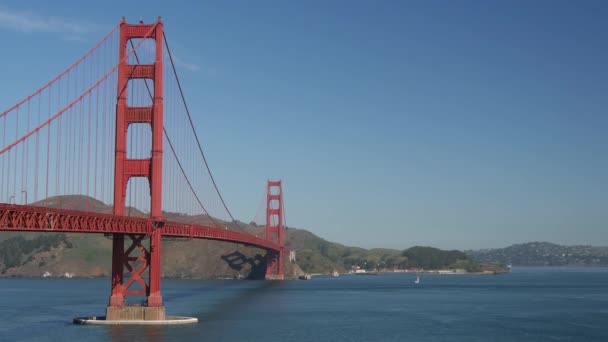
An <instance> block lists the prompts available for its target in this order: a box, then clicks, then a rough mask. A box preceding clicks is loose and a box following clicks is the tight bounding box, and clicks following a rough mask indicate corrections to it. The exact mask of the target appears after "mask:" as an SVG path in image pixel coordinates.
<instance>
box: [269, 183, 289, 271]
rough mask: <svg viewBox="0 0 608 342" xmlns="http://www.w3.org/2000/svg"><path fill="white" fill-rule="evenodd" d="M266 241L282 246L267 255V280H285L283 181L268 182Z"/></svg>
mask: <svg viewBox="0 0 608 342" xmlns="http://www.w3.org/2000/svg"><path fill="white" fill-rule="evenodd" d="M266 240H269V241H273V242H276V243H278V244H279V246H281V250H280V251H278V252H276V251H271V250H269V251H268V252H267V254H266V279H280V280H282V279H284V275H283V254H284V252H285V249H284V247H283V246H284V243H283V187H282V185H281V181H276V182H273V181H268V185H267V188H266Z"/></svg>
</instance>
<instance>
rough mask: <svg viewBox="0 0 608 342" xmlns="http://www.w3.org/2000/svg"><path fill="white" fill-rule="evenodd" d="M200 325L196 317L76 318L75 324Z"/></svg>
mask: <svg viewBox="0 0 608 342" xmlns="http://www.w3.org/2000/svg"><path fill="white" fill-rule="evenodd" d="M194 323H198V318H195V317H180V316H167V317H165V319H163V320H149V321H146V320H107V319H106V317H79V318H74V324H82V325H180V324H194Z"/></svg>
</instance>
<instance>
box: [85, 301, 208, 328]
mask: <svg viewBox="0 0 608 342" xmlns="http://www.w3.org/2000/svg"><path fill="white" fill-rule="evenodd" d="M197 322H198V319H197V318H194V317H180V316H166V315H165V307H164V306H143V305H124V306H108V307H107V309H106V315H105V316H102V317H79V318H74V324H84V325H175V324H193V323H197Z"/></svg>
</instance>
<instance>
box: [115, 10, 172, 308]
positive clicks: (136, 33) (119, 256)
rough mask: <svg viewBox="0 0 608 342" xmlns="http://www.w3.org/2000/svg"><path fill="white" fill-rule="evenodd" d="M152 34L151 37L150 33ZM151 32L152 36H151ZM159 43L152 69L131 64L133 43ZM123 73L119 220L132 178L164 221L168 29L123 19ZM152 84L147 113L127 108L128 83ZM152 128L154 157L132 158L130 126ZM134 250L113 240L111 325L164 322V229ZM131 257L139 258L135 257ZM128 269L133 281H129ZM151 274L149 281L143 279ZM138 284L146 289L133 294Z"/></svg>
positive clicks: (135, 238)
mask: <svg viewBox="0 0 608 342" xmlns="http://www.w3.org/2000/svg"><path fill="white" fill-rule="evenodd" d="M151 30H152V31H151ZM150 32H151V33H150ZM144 38H149V39H154V40H155V42H156V44H155V46H156V49H155V50H156V51H155V60H154V63H153V64H129V63H128V58H127V44H128V43H129V40H130V39H144ZM119 58H120V62H119V69H118V103H117V106H116V151H115V171H114V215H119V216H124V215H125V198H126V191H127V184H128V182H129V179H130V178H132V177H145V178H147V179H148V181H149V183H150V200H151V203H150V208H151V210H150V216H151V218H152V221H151V222H156V221H160V220H161V219H162V208H161V203H162V201H161V199H162V154H163V24H162V22H161V20H160V18H159V19H158V21H157V22H156V23H154V24H151V25H144V23H143V22H140V23H139V24H137V25H130V24H127V23H126V22H125V19H124V18H123V20H122V22H121V24H120V47H119ZM134 79H144V80H146V79H148V80H151V81H152V82H153V84H154V94H153V102H152V105H151V106H148V107H130V106H128V105H127V103H128V102H127V98H128V96H129V91H128V88H129V87H127V85H128V82H129V80H134ZM134 123H147V124H149V125H150V126H151V129H152V146H151V150H152V157H151V158H148V159H129V158H127V132H128V130H129V125H131V124H134ZM127 236H128V237H129V239H130V241H129V243H130V245H129V246H128V247H127V249H125V235H123V234H114V236H113V239H114V241H113V246H112V295H111V296H110V305H109V306H108V309H107V315H106V317H107V319H108V320H120V319H134V318H133V317H134V316H135V317H138V316H142V315H143V316H144V317H140V318H135V319H146V320H157V319H164V318H165V310H164V306H163V300H162V296H161V293H160V274H161V272H160V266H161V238H162V231H161V228H156V229H152V234H151V236H149V238H150V244H149V248H146V246H144V244H143V240H144V239H145V238H146V237H147V236H146V235H127ZM131 253H138V254H137V255H131ZM125 268H126V269H127V271H128V273H129V274H130V279H125V273H126V272H125ZM146 270H147V271H148V281H147V282H146V281H145V279H144V278H142V276H143V273H144V272H145V271H146ZM135 284H139V285H140V287H141V289H131V287H132V285H135ZM128 295H144V296H146V297H147V301H146V306H145V307H131V308H129V307H123V306H124V305H125V297H126V296H128Z"/></svg>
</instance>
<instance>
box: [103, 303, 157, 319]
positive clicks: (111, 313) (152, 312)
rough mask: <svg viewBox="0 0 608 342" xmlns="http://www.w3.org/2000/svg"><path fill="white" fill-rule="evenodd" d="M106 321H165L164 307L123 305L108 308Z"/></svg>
mask: <svg viewBox="0 0 608 342" xmlns="http://www.w3.org/2000/svg"><path fill="white" fill-rule="evenodd" d="M106 317H107V320H108V321H162V320H164V319H165V307H164V306H142V305H123V306H108V307H107V309H106Z"/></svg>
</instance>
